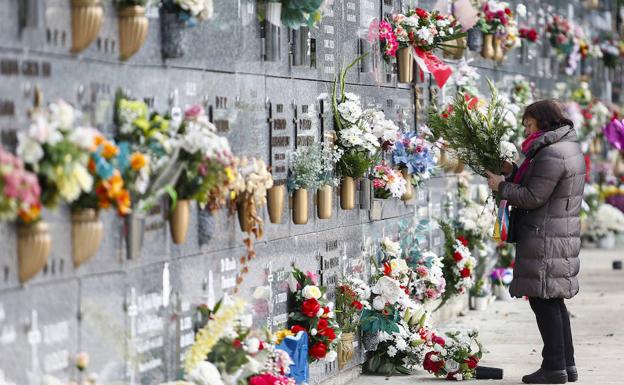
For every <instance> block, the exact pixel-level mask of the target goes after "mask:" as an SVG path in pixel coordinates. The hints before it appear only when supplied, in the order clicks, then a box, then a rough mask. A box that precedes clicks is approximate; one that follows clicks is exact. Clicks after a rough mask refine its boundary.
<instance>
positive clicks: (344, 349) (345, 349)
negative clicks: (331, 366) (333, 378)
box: [338, 333, 355, 369]
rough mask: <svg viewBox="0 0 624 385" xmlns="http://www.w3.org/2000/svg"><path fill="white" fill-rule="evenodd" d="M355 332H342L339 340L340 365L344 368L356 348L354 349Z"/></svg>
mask: <svg viewBox="0 0 624 385" xmlns="http://www.w3.org/2000/svg"><path fill="white" fill-rule="evenodd" d="M354 340H355V334H354V333H342V335H341V336H340V341H339V342H338V367H339V368H340V369H342V368H344V367H345V366H346V365H347V364H348V363H349V362H350V361H351V360H352V359H353V354H354V353H355V350H354V349H353V341H354Z"/></svg>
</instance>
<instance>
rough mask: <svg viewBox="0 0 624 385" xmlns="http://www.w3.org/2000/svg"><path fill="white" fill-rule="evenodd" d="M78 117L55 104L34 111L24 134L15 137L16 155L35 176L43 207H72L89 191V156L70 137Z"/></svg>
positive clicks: (66, 106)
mask: <svg viewBox="0 0 624 385" xmlns="http://www.w3.org/2000/svg"><path fill="white" fill-rule="evenodd" d="M79 117H80V111H78V110H76V109H75V108H74V107H72V106H71V105H70V104H68V103H66V102H65V101H63V100H58V101H57V102H54V103H50V104H49V105H48V106H47V107H45V108H35V109H34V110H33V111H32V112H31V116H30V119H31V123H30V127H29V128H28V131H26V132H20V133H19V134H18V136H17V155H18V157H20V158H21V159H22V160H23V161H24V163H25V164H26V167H27V169H28V170H29V171H32V172H34V173H35V174H37V178H38V179H39V184H40V186H41V201H42V203H43V205H45V206H47V207H56V206H58V204H59V203H60V202H61V200H63V201H65V202H67V203H72V202H74V201H75V200H76V199H78V197H79V196H80V194H81V193H83V192H90V191H91V189H92V188H93V178H92V177H91V175H90V174H89V171H88V170H87V165H88V162H89V154H88V152H87V151H85V150H83V149H82V148H81V145H80V144H79V143H76V142H75V141H73V140H76V139H77V137H76V136H72V135H71V133H72V131H73V130H74V129H75V124H76V120H77V119H78V118H79Z"/></svg>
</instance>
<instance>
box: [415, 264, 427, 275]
mask: <svg viewBox="0 0 624 385" xmlns="http://www.w3.org/2000/svg"><path fill="white" fill-rule="evenodd" d="M416 273H417V274H418V276H420V277H426V276H427V275H428V274H429V270H428V269H427V268H426V267H425V266H418V267H417V268H416Z"/></svg>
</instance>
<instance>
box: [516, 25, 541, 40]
mask: <svg viewBox="0 0 624 385" xmlns="http://www.w3.org/2000/svg"><path fill="white" fill-rule="evenodd" d="M518 36H519V37H520V39H523V40H526V41H528V42H531V43H535V42H536V41H537V39H538V38H539V35H538V33H537V30H536V29H535V28H520V29H519V30H518Z"/></svg>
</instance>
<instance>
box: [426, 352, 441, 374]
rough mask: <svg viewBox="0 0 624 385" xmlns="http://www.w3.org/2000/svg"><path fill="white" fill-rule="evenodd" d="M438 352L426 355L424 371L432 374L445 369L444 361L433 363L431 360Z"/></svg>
mask: <svg viewBox="0 0 624 385" xmlns="http://www.w3.org/2000/svg"><path fill="white" fill-rule="evenodd" d="M437 355H438V353H437V352H428V353H427V354H425V359H424V361H423V369H425V370H427V371H429V372H431V373H438V372H439V371H440V370H442V368H443V367H444V362H443V361H442V360H439V361H433V360H432V359H431V357H432V356H437Z"/></svg>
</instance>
